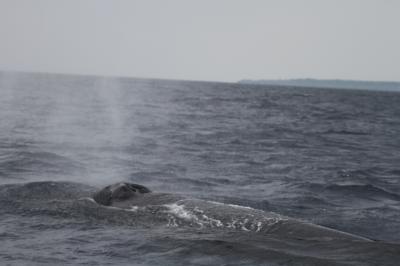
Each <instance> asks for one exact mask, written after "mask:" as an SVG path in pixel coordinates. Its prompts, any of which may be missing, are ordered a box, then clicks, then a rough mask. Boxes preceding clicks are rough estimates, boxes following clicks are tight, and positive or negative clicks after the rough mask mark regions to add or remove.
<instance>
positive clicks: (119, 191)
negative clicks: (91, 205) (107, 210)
mask: <svg viewBox="0 0 400 266" xmlns="http://www.w3.org/2000/svg"><path fill="white" fill-rule="evenodd" d="M150 192H151V191H150V189H148V188H147V187H145V186H142V185H138V184H133V183H125V182H121V183H116V184H113V185H109V186H106V187H105V188H103V189H102V190H100V191H98V192H96V193H95V194H94V195H93V199H94V200H95V201H96V202H97V203H98V204H101V205H105V206H110V205H111V204H112V203H113V202H118V201H125V200H128V199H131V198H135V197H140V196H142V195H143V194H145V193H150Z"/></svg>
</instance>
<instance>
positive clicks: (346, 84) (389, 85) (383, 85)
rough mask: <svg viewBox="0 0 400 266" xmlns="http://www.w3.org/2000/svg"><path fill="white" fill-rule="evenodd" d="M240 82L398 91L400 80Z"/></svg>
mask: <svg viewBox="0 0 400 266" xmlns="http://www.w3.org/2000/svg"><path fill="white" fill-rule="evenodd" d="M238 83H240V84H258V85H279V86H294V87H313V88H334V89H361V90H376V91H400V82H395V81H358V80H341V79H286V80H285V79H282V80H250V79H244V80H240V81H239V82H238Z"/></svg>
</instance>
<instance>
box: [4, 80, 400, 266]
mask: <svg viewBox="0 0 400 266" xmlns="http://www.w3.org/2000/svg"><path fill="white" fill-rule="evenodd" d="M121 181H126V182H133V183H137V184H141V185H144V186H146V187H148V188H150V189H151V190H152V191H154V192H164V193H172V194H179V195H180V196H182V197H187V198H190V199H197V200H198V201H193V202H194V203H193V204H192V205H191V206H189V204H187V206H186V205H184V204H166V205H160V206H149V207H148V208H134V207H133V208H132V210H118V209H117V208H112V207H104V206H99V205H98V204H97V203H95V202H93V201H91V195H92V194H93V193H94V192H95V191H96V190H98V189H100V188H102V187H104V186H106V185H109V184H112V183H115V182H121ZM196 202H198V204H197V203H196ZM210 206H211V207H210ZM286 221H294V222H293V225H291V226H290V227H289V226H287V222H286ZM298 224H306V225H307V226H308V227H307V228H311V229H307V230H303V229H302V228H303V227H300V226H298ZM317 225H319V226H317ZM285 226H286V227H285ZM320 226H322V227H320ZM321 228H322V229H321ZM325 228H326V230H331V229H333V230H331V231H329V232H346V233H349V236H354V239H353V238H352V237H349V239H347V238H343V239H337V238H335V237H330V236H329V237H326V236H323V235H320V233H319V232H320V231H319V230H320V229H321V230H322V231H321V232H328V231H325ZM327 228H330V229H327ZM314 229H315V231H314ZM328 235H329V234H328ZM335 235H336V233H335ZM343 235H345V234H343ZM356 236H358V237H359V238H357V237H356ZM360 239H361V240H360ZM363 239H366V240H365V241H364V240H363ZM368 240H370V241H368ZM399 261H400V93H396V92H382V91H380V92H378V91H363V90H339V89H318V88H293V87H279V86H261V85H251V84H234V83H212V82H193V81H171V80H152V79H132V78H113V77H96V76H72V75H58V74H30V73H12V72H0V264H1V265H399Z"/></svg>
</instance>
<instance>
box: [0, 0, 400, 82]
mask: <svg viewBox="0 0 400 266" xmlns="http://www.w3.org/2000/svg"><path fill="white" fill-rule="evenodd" d="M399 14H400V1H398V0H35V1H33V0H0V70H14V71H15V70H17V71H35V72H36V71H38V72H57V73H76V74H94V75H107V76H132V77H153V78H167V79H186V80H210V81H228V82H234V81H238V80H241V79H287V78H320V79H325V78H327V79H332V78H337V79H355V80H391V81H400V48H399V47H400V15H399Z"/></svg>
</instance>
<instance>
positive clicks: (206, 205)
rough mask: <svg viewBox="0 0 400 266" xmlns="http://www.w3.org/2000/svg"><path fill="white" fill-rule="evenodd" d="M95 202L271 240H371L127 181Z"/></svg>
mask: <svg viewBox="0 0 400 266" xmlns="http://www.w3.org/2000/svg"><path fill="white" fill-rule="evenodd" d="M93 200H94V201H95V202H96V203H97V204H99V205H101V206H104V207H112V208H116V209H122V210H130V211H136V213H137V214H138V215H142V214H143V213H146V214H148V213H149V212H150V213H152V214H154V215H156V216H157V217H158V218H160V217H164V218H165V220H166V223H167V225H169V226H175V227H178V226H191V227H199V228H204V227H212V228H221V229H232V230H241V231H254V232H261V233H264V234H267V235H269V236H272V237H277V238H293V239H297V240H312V241H331V240H350V241H372V240H370V239H368V238H365V237H362V236H358V235H354V234H351V233H347V232H342V231H339V230H335V229H332V228H328V227H324V226H320V225H316V224H312V223H310V222H307V221H301V220H297V219H293V218H290V217H286V216H282V215H279V214H277V213H274V212H266V211H263V210H258V209H253V208H250V207H246V206H239V205H232V204H224V203H219V202H214V201H207V200H200V199H192V198H187V197H184V196H181V195H174V194H169V193H158V192H153V191H151V190H150V189H149V188H147V187H145V186H142V185H139V184H134V183H128V182H119V183H115V184H112V185H109V186H106V187H104V188H102V189H100V190H98V191H97V192H95V193H94V194H93ZM145 210H149V212H145Z"/></svg>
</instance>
